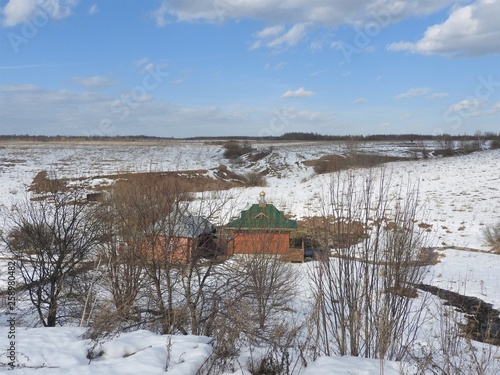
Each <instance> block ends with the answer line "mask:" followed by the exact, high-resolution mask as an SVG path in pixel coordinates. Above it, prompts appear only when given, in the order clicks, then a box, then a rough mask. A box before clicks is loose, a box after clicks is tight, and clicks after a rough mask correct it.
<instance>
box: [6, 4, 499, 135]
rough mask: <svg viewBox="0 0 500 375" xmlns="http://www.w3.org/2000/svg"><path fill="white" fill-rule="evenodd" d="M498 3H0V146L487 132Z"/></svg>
mask: <svg viewBox="0 0 500 375" xmlns="http://www.w3.org/2000/svg"><path fill="white" fill-rule="evenodd" d="M498 14H500V0H475V1H460V0H458V1H457V0H455V1H449V0H371V1H368V0H163V1H161V0H140V1H139V0H135V1H132V0H120V1H119V0H101V1H95V0H94V1H87V0H0V134H30V135H73V136H114V135H148V136H160V137H195V136H219V135H224V136H243V135H245V136H279V135H282V134H283V133H287V132H315V133H320V134H331V135H372V134H405V133H417V134H432V135H437V134H443V133H446V134H475V133H476V132H483V133H484V132H495V133H498V132H500V56H499V53H500V24H499V23H498Z"/></svg>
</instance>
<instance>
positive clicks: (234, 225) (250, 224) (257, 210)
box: [226, 203, 297, 231]
mask: <svg viewBox="0 0 500 375" xmlns="http://www.w3.org/2000/svg"><path fill="white" fill-rule="evenodd" d="M226 227H227V228H229V229H243V230H256V229H257V230H262V229H265V230H286V231H291V230H296V229H297V222H296V221H295V220H291V219H287V218H286V217H285V214H284V213H283V212H282V211H280V210H278V209H277V208H276V207H274V206H273V205H272V204H267V203H266V204H265V205H259V204H253V205H252V206H251V207H250V208H249V209H248V210H243V211H241V215H240V217H239V218H238V219H236V220H233V221H231V222H230V223H228V224H227V225H226Z"/></svg>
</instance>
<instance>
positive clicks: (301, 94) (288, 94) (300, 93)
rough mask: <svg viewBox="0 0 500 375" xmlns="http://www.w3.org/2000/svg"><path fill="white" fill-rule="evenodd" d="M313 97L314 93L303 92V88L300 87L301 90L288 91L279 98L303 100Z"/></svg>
mask: <svg viewBox="0 0 500 375" xmlns="http://www.w3.org/2000/svg"><path fill="white" fill-rule="evenodd" d="M313 95H314V92H312V91H308V90H304V88H303V87H301V88H299V89H297V90H294V91H292V90H288V91H287V92H285V93H284V94H283V95H282V96H281V97H282V98H305V97H309V96H313Z"/></svg>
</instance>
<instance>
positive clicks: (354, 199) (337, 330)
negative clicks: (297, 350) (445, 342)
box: [311, 169, 425, 360]
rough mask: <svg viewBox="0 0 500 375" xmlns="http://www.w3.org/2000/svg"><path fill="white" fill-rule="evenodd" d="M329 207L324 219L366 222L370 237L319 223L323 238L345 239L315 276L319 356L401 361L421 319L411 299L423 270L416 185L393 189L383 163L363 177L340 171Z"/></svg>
mask: <svg viewBox="0 0 500 375" xmlns="http://www.w3.org/2000/svg"><path fill="white" fill-rule="evenodd" d="M377 179H378V182H377ZM403 185H404V183H401V185H400V186H403ZM324 207H325V214H324V216H325V217H331V218H334V219H336V220H337V222H348V223H349V222H353V223H362V224H363V227H364V228H367V229H366V230H367V235H366V236H363V237H362V239H361V241H360V239H359V237H358V236H351V235H350V231H351V230H350V226H349V225H330V224H329V221H326V222H325V223H326V225H325V226H323V227H322V230H323V231H324V233H323V235H322V236H323V237H326V238H342V239H343V241H342V242H335V243H333V244H332V246H333V250H334V251H335V256H334V257H330V258H327V259H323V260H322V261H321V262H320V264H319V266H318V267H315V268H313V271H312V274H311V278H312V287H313V290H314V294H315V301H314V302H313V306H314V309H313V310H315V311H316V312H317V313H316V316H315V324H316V335H317V348H318V349H317V350H318V354H320V355H353V356H362V357H367V358H379V359H384V358H385V359H395V360H401V359H402V358H404V356H405V355H406V353H407V351H408V348H409V344H410V343H412V342H413V341H414V340H415V337H416V333H417V329H418V327H419V324H420V323H421V321H422V316H421V314H420V313H417V314H413V313H412V311H413V310H414V300H413V299H412V298H411V297H412V296H414V293H412V290H411V289H412V286H413V285H414V284H416V283H418V282H419V281H420V280H422V277H423V274H424V272H425V267H421V266H420V263H419V257H420V249H421V247H422V246H423V244H424V242H425V236H424V232H423V230H421V228H419V227H418V226H417V225H416V224H415V223H416V222H418V220H416V218H417V215H418V214H419V206H418V188H417V187H414V186H412V184H411V183H408V187H407V189H406V190H404V189H403V188H399V189H394V188H393V187H392V185H391V179H390V176H388V175H386V173H385V171H384V170H383V169H382V170H381V171H380V173H379V174H375V172H374V171H371V172H370V173H369V174H368V175H367V176H365V177H364V178H363V179H357V178H356V177H355V175H354V174H353V173H348V174H347V175H345V176H340V175H336V176H334V177H333V178H332V183H331V185H330V192H329V196H328V197H327V199H326V201H325V202H324ZM387 222H391V223H394V224H393V225H392V226H391V228H390V229H389V228H387V225H386V223H387ZM318 229H320V230H321V228H318ZM417 311H420V310H419V309H418V307H417Z"/></svg>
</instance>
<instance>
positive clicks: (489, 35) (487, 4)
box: [387, 0, 500, 56]
mask: <svg viewBox="0 0 500 375" xmlns="http://www.w3.org/2000/svg"><path fill="white" fill-rule="evenodd" d="M499 14H500V0H477V1H475V2H473V3H472V4H469V5H466V6H463V7H456V8H455V9H454V10H453V11H452V13H451V14H450V16H449V17H448V19H447V20H446V21H444V22H443V23H441V24H437V25H434V26H431V27H429V28H428V29H427V30H426V32H425V34H424V37H423V38H422V39H420V40H419V41H417V42H416V43H412V42H407V41H402V42H398V43H392V44H390V45H388V46H387V48H388V49H389V50H391V51H408V52H413V53H420V54H426V55H433V54H437V55H451V56H479V55H485V54H491V53H500V28H499V27H498V15H499Z"/></svg>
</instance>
